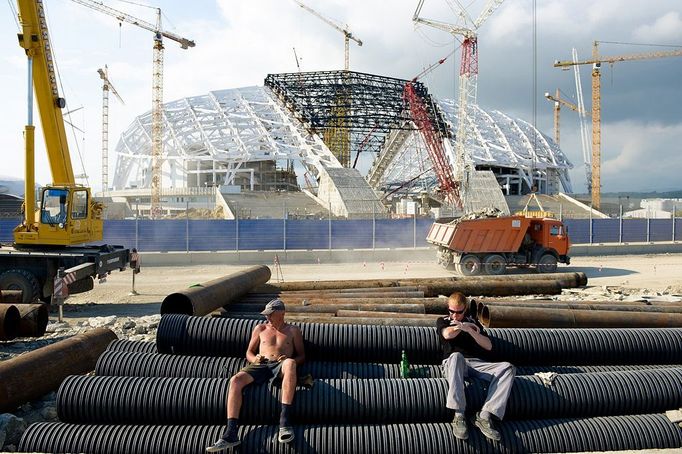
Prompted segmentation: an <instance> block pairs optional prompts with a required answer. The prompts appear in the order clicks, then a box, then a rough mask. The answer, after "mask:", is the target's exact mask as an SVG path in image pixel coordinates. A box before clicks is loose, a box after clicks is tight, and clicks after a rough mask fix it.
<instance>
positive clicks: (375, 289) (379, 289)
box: [279, 285, 419, 296]
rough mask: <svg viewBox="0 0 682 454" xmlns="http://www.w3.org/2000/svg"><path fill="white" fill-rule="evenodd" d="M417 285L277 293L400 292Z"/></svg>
mask: <svg viewBox="0 0 682 454" xmlns="http://www.w3.org/2000/svg"><path fill="white" fill-rule="evenodd" d="M418 291H419V288H418V286H417V285H412V286H402V285H401V286H400V287H360V288H334V289H324V290H283V291H281V292H279V295H280V296H281V295H297V294H299V293H317V294H321V295H325V294H327V293H375V292H376V293H401V292H418Z"/></svg>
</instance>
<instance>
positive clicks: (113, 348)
mask: <svg viewBox="0 0 682 454" xmlns="http://www.w3.org/2000/svg"><path fill="white" fill-rule="evenodd" d="M106 351H108V352H137V353H156V342H147V341H131V340H128V339H116V340H115V341H113V342H112V343H110V344H109V345H107V349H106Z"/></svg>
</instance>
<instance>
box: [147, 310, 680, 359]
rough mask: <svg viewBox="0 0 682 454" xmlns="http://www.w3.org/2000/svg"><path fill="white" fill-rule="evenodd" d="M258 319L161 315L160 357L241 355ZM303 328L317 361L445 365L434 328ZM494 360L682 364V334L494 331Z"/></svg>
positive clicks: (664, 331) (668, 331)
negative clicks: (408, 361)
mask: <svg viewBox="0 0 682 454" xmlns="http://www.w3.org/2000/svg"><path fill="white" fill-rule="evenodd" d="M258 323H261V322H260V321H258V320H237V319H229V318H217V317H213V318H206V317H189V316H186V315H179V314H173V315H164V316H163V317H161V322H160V323H159V327H158V331H157V334H156V342H157V347H158V351H159V352H160V353H174V354H185V355H206V356H235V357H241V356H243V355H244V353H245V352H246V348H247V344H248V341H249V339H250V337H251V331H252V330H253V327H254V326H255V325H256V324H258ZM294 324H295V325H298V326H300V327H301V331H302V332H303V339H304V340H305V342H306V356H307V357H308V359H310V360H315V359H318V358H319V359H324V360H327V361H353V362H378V363H385V362H397V361H399V360H400V352H401V350H405V351H406V352H407V355H408V358H419V362H420V363H422V364H440V362H441V352H440V345H439V342H438V336H437V333H436V329H435V327H434V328H428V327H402V326H362V325H331V324H329V325H326V324H317V323H294ZM487 332H488V334H489V335H490V338H491V340H492V342H493V354H491V356H490V358H491V359H499V360H505V361H509V362H511V363H513V364H514V365H538V364H555V365H590V364H594V365H597V364H598V365H612V364H680V363H682V328H621V329H613V328H592V329H542V328H537V329H523V328H494V329H489V330H487Z"/></svg>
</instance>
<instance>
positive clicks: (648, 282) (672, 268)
mask: <svg viewBox="0 0 682 454" xmlns="http://www.w3.org/2000/svg"><path fill="white" fill-rule="evenodd" d="M269 265H270V268H271V269H272V270H273V273H272V281H273V282H276V281H277V277H278V276H277V272H276V269H274V267H273V266H272V264H269ZM243 268H244V265H194V266H156V267H144V268H142V272H141V273H140V274H138V275H137V276H136V279H135V281H136V282H135V290H136V291H137V292H138V293H139V295H136V296H133V295H130V291H131V290H132V273H131V271H130V270H127V271H125V272H122V273H119V272H114V273H113V274H111V275H110V276H109V277H108V279H107V282H106V283H104V284H95V288H94V290H92V291H90V292H88V293H84V294H78V295H74V296H72V297H70V298H69V299H68V300H67V302H66V306H65V308H64V316H65V318H66V319H67V320H68V321H69V322H74V321H78V319H84V318H89V317H102V316H110V315H116V316H118V317H141V316H145V315H152V314H158V313H159V307H160V304H161V302H162V301H163V299H164V297H165V296H166V295H168V294H169V293H172V292H174V291H178V290H181V289H183V288H187V287H188V286H190V285H192V284H196V283H201V282H206V281H209V280H211V279H215V278H217V277H220V276H225V275H227V274H230V273H233V272H235V271H239V270H241V269H243ZM559 271H567V272H568V271H582V272H584V273H585V274H586V275H587V277H588V279H589V282H588V288H587V289H584V290H572V291H571V292H575V293H576V294H575V295H574V296H576V297H577V298H579V299H585V297H586V296H588V295H595V296H597V295H603V296H606V295H611V294H618V293H619V292H623V293H625V294H628V295H632V294H638V293H642V294H650V295H651V294H656V293H668V294H673V295H682V254H660V255H619V256H603V257H575V258H573V259H572V262H571V265H570V266H560V267H559ZM534 272H535V271H533V270H520V269H519V270H516V269H513V268H512V269H510V274H512V273H519V274H522V273H534ZM453 275H454V273H452V272H450V271H447V270H445V269H443V268H441V267H440V266H439V265H437V264H436V263H435V258H434V261H433V262H411V261H409V260H406V261H403V262H358V263H320V264H282V265H281V275H280V278H282V277H283V279H284V280H285V281H300V280H351V279H398V278H407V277H412V278H415V277H424V278H426V277H447V276H453ZM579 293H583V295H579ZM566 296H568V295H566ZM580 296H582V298H581V297H580ZM55 316H56V314H55V313H53V314H51V319H54V317H55Z"/></svg>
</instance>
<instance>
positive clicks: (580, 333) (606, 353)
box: [487, 328, 682, 365]
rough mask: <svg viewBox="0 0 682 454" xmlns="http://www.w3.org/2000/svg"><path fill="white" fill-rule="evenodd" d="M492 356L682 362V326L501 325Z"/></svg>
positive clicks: (526, 361)
mask: <svg viewBox="0 0 682 454" xmlns="http://www.w3.org/2000/svg"><path fill="white" fill-rule="evenodd" d="M487 331H488V334H489V335H490V338H491V339H492V340H493V344H494V347H493V351H494V354H493V355H492V358H491V359H505V360H506V361H510V362H512V363H513V364H515V365H534V364H555V365H564V364H582V365H615V364H680V363H682V328H590V329H556V328H544V329H542V328H537V329H530V328H498V329H489V330H487Z"/></svg>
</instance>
